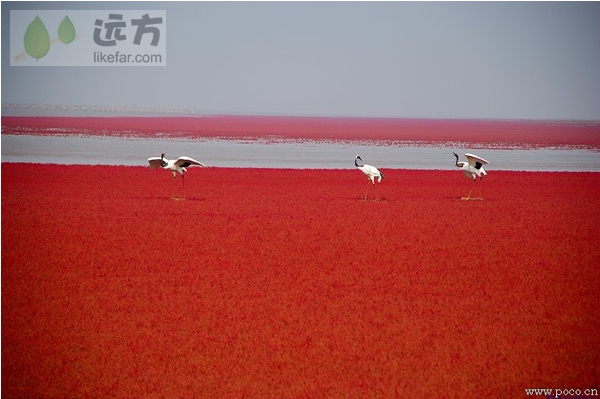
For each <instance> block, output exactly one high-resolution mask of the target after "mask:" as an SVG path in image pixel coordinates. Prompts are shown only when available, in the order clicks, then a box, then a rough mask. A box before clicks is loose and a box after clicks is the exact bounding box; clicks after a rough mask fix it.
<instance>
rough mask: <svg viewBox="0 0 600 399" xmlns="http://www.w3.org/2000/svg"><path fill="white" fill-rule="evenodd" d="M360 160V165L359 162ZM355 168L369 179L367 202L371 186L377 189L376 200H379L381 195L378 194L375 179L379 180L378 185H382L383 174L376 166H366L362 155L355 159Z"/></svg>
mask: <svg viewBox="0 0 600 399" xmlns="http://www.w3.org/2000/svg"><path fill="white" fill-rule="evenodd" d="M359 160H360V164H359V162H358V161H359ZM354 166H356V167H357V168H358V169H359V170H360V171H361V172H363V173H364V174H365V176H367V179H368V180H367V184H369V186H368V187H367V192H366V193H365V201H366V200H367V195H368V194H369V189H370V188H371V185H372V186H373V187H374V188H375V200H378V199H379V195H378V194H377V186H375V178H377V182H378V183H381V180H382V179H383V173H381V172H380V171H379V169H377V168H376V167H375V166H371V165H366V164H364V163H363V162H362V158H361V157H360V155H357V156H356V158H354Z"/></svg>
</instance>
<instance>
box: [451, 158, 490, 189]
mask: <svg viewBox="0 0 600 399" xmlns="http://www.w3.org/2000/svg"><path fill="white" fill-rule="evenodd" d="M453 154H454V156H455V157H456V168H457V169H459V170H462V171H463V173H464V174H465V176H466V177H467V178H472V179H473V186H471V190H469V194H467V196H466V197H462V198H461V200H482V199H483V198H481V187H480V188H479V197H475V198H471V192H472V191H473V187H474V186H475V182H476V181H477V178H478V177H479V181H481V180H482V178H483V176H487V172H486V171H485V169H483V165H487V164H488V163H489V162H488V161H486V160H485V159H483V158H480V157H478V156H477V155H473V154H469V153H466V154H465V158H467V162H464V161H459V160H458V154H457V153H455V152H453Z"/></svg>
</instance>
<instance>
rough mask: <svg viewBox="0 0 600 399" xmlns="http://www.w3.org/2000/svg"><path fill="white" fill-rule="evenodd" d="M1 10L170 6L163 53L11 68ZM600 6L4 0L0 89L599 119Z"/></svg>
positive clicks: (302, 107) (240, 108)
mask: <svg viewBox="0 0 600 399" xmlns="http://www.w3.org/2000/svg"><path fill="white" fill-rule="evenodd" d="M11 9H34V10H39V9H59V10H72V9H91V10H100V9H106V10H119V9H135V10H152V9H156V10H158V9H160V10H166V11H167V35H168V40H167V66H166V67H112V66H111V67H23V66H20V67H14V66H13V67H11V66H10V57H9V53H8V52H9V24H10V10H11ZM599 16H600V3H598V2H584V3H578V2H564V3H563V2H560V3H557V2H551V3H547V2H533V3H529V2H528V3H521V2H501V3H496V2H494V3H487V2H481V3H480V2H466V3H452V2H442V3H439V2H437V3H428V2H410V3H404V2H378V3H374V2H328V3H320V2H306V3H304V2H302V3H296V2H281V3H279V2H262V3H255V2H217V3H205V2H179V3H178V2H165V3H162V2H132V3H130V2H114V3H101V2H97V3H95V2H82V3H80V2H69V3H58V2H57V3H48V2H44V3H36V2H27V3H25V2H2V102H3V103H39V104H41V103H50V104H52V103H54V104H88V105H93V104H95V105H105V106H138V107H139V106H151V107H178V108H193V109H195V110H197V111H199V112H200V113H208V114H262V115H306V116H368V117H409V118H411V117H416V118H421V117H425V118H501V119H503V118H511V119H512V118H515V119H521V118H525V117H528V118H530V119H595V120H600V45H599V43H600V18H599ZM3 112H4V109H3Z"/></svg>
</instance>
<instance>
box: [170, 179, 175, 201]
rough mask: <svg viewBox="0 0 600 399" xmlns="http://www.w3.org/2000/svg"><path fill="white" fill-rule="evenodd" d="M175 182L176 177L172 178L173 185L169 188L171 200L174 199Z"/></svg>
mask: <svg viewBox="0 0 600 399" xmlns="http://www.w3.org/2000/svg"><path fill="white" fill-rule="evenodd" d="M175 180H176V177H175V176H173V185H172V186H171V188H172V194H171V199H175Z"/></svg>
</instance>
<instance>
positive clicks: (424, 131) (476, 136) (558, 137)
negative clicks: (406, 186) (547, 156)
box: [2, 115, 600, 149]
mask: <svg viewBox="0 0 600 399" xmlns="http://www.w3.org/2000/svg"><path fill="white" fill-rule="evenodd" d="M2 133H3V134H27V135H54V134H59V135H63V134H89V135H95V136H126V137H132V136H139V137H156V136H159V137H175V138H206V137H218V138H228V139H236V138H248V137H252V138H256V137H260V138H263V139H264V138H268V137H278V138H285V139H309V140H377V141H383V140H399V141H410V142H425V143H428V144H431V143H432V142H452V143H456V142H457V141H460V142H463V143H471V144H476V145H478V146H480V145H482V144H486V145H493V146H494V147H495V148H502V147H505V146H511V147H512V146H516V147H523V148H530V147H553V146H580V147H589V148H596V149H597V148H598V147H600V124H598V123H597V122H585V121H583V122H573V121H527V120H526V121H523V120H444V119H440V120H436V119H395V118H389V119H387V118H326V117H321V118H319V117H289V116H285V117H277V116H232V115H227V116H196V117H139V116H138V117H23V116H3V117H2ZM471 147H472V146H471Z"/></svg>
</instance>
